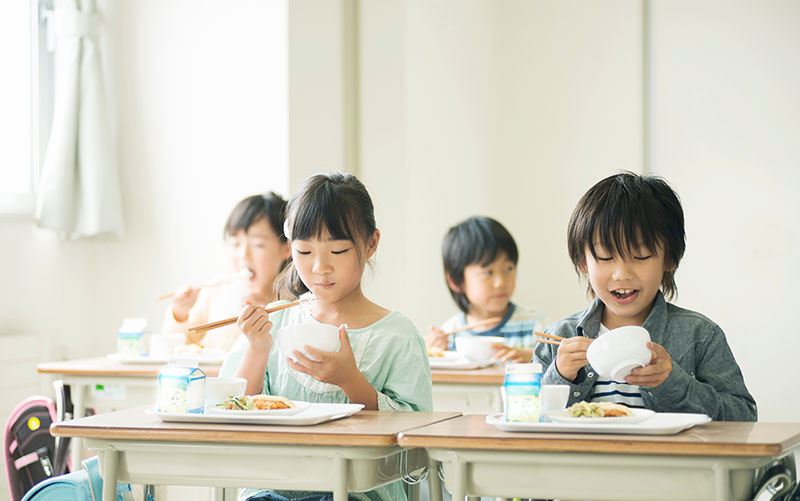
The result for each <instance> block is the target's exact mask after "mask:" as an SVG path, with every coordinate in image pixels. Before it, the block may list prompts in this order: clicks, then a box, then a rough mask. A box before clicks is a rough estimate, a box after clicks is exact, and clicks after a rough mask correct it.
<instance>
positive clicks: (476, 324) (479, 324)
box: [445, 317, 503, 336]
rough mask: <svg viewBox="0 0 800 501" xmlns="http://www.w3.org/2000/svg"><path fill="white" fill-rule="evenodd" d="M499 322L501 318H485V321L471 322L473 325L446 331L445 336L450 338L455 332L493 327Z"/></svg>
mask: <svg viewBox="0 0 800 501" xmlns="http://www.w3.org/2000/svg"><path fill="white" fill-rule="evenodd" d="M501 320H503V317H494V318H487V319H486V320H481V321H479V322H473V323H471V324H468V325H465V326H463V327H459V328H457V329H453V330H451V331H447V332H445V334H447V335H448V336H452V335H453V334H455V333H456V332H461V331H467V330H470V329H475V328H478V327H486V326H487V325H494V324H496V323H498V322H500V321H501Z"/></svg>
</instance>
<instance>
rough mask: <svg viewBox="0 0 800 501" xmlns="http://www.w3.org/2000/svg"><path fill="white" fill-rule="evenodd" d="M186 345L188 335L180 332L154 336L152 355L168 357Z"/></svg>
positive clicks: (151, 346) (152, 338)
mask: <svg viewBox="0 0 800 501" xmlns="http://www.w3.org/2000/svg"><path fill="white" fill-rule="evenodd" d="M185 344H186V334H182V333H180V332H176V333H164V334H154V335H153V336H152V337H150V355H151V356H153V357H166V356H169V355H171V354H172V352H173V350H174V349H175V348H177V347H179V346H183V345H185Z"/></svg>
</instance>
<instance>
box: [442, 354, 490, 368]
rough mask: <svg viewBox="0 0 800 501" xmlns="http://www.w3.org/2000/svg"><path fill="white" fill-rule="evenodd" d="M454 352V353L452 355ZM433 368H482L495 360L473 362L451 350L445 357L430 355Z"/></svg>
mask: <svg viewBox="0 0 800 501" xmlns="http://www.w3.org/2000/svg"><path fill="white" fill-rule="evenodd" d="M451 353H452V355H450V354H451ZM428 363H429V364H430V366H431V369H458V370H468V369H482V368H484V367H489V366H492V365H494V364H495V362H494V360H490V361H488V362H473V361H471V360H470V359H468V358H467V357H465V356H463V355H458V354H456V353H455V352H452V351H449V352H447V354H446V355H445V356H444V357H428Z"/></svg>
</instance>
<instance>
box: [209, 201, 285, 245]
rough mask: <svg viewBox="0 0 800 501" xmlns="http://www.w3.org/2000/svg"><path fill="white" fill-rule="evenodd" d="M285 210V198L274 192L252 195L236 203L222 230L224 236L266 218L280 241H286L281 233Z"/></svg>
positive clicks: (246, 228)
mask: <svg viewBox="0 0 800 501" xmlns="http://www.w3.org/2000/svg"><path fill="white" fill-rule="evenodd" d="M285 210H286V200H284V199H283V198H281V197H280V196H278V195H276V194H275V193H274V192H269V193H265V194H263V195H252V196H249V197H247V198H245V199H244V200H242V201H240V202H239V203H238V204H236V207H234V208H233V210H232V211H231V213H230V215H229V216H228V220H227V221H226V222H225V228H224V230H223V233H224V236H225V238H228V237H233V236H236V234H237V233H239V232H240V231H245V232H247V230H249V229H250V227H251V226H253V225H254V224H256V223H257V222H259V221H261V220H262V219H266V220H267V221H268V222H269V225H270V227H272V230H273V231H274V232H275V234H276V235H278V238H279V239H280V241H281V242H286V235H284V234H283V213H284V211H285Z"/></svg>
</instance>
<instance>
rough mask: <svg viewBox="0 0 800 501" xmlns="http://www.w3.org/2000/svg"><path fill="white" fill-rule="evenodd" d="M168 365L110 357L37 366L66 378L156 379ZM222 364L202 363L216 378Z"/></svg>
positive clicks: (40, 372) (48, 372) (46, 363)
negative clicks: (130, 362)
mask: <svg viewBox="0 0 800 501" xmlns="http://www.w3.org/2000/svg"><path fill="white" fill-rule="evenodd" d="M164 365H166V364H127V363H126V364H123V363H121V362H118V361H116V360H112V359H110V358H108V357H96V358H81V359H78V360H65V361H62V362H45V363H41V364H39V365H37V366H36V371H37V372H39V374H61V375H65V376H118V377H155V376H158V373H159V371H161V369H162V368H163V367H164ZM220 365H221V364H205V363H203V362H201V363H200V368H201V369H202V370H203V372H205V373H206V376H216V375H217V374H218V373H219V368H220Z"/></svg>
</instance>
